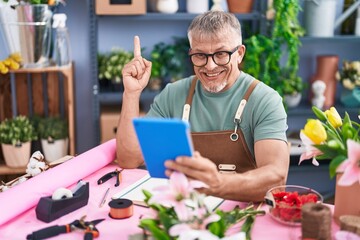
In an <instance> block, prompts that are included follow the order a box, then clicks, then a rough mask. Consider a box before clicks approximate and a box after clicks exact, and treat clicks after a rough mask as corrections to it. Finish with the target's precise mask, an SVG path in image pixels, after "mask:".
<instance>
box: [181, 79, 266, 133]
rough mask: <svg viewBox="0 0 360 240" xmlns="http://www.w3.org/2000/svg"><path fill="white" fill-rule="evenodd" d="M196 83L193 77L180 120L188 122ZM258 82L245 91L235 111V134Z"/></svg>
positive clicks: (255, 81)
mask: <svg viewBox="0 0 360 240" xmlns="http://www.w3.org/2000/svg"><path fill="white" fill-rule="evenodd" d="M196 82H197V77H196V76H194V77H193V79H192V80H191V85H190V88H189V92H188V95H187V98H186V102H185V105H184V108H183V114H182V120H183V121H186V122H188V121H189V116H190V107H191V103H192V99H193V96H194V92H195V87H196ZM259 82H260V81H259V80H257V79H255V80H254V81H253V82H252V83H251V84H250V86H249V88H248V89H247V91H246V93H245V95H244V98H243V99H242V100H241V101H240V104H239V107H238V109H237V111H236V114H235V118H234V122H235V124H236V126H235V128H236V129H235V132H236V130H237V125H238V123H240V122H241V115H242V112H243V111H244V108H245V105H246V102H247V100H248V99H249V97H250V95H251V93H252V92H253V90H254V88H255V87H256V85H257V84H258V83H259Z"/></svg>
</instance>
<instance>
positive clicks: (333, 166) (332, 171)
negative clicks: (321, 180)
mask: <svg viewBox="0 0 360 240" xmlns="http://www.w3.org/2000/svg"><path fill="white" fill-rule="evenodd" d="M345 159H346V156H344V155H339V156H337V157H335V158H334V159H332V160H331V162H330V164H329V171H330V178H333V177H334V176H335V175H336V169H337V168H338V166H339V165H340V164H341V163H342V162H343V161H344V160H345Z"/></svg>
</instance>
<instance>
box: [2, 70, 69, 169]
mask: <svg viewBox="0 0 360 240" xmlns="http://www.w3.org/2000/svg"><path fill="white" fill-rule="evenodd" d="M73 74H74V68H73V64H69V65H67V66H63V67H45V68H21V69H18V70H12V71H10V79H5V80H4V82H3V84H9V83H8V82H5V81H9V82H10V84H9V85H10V90H11V91H7V92H6V93H5V94H4V93H3V94H2V95H0V110H1V111H0V117H1V119H2V118H10V117H15V116H18V115H25V116H34V115H39V116H45V117H46V116H55V115H60V116H63V117H64V118H67V122H68V129H69V130H68V131H69V132H68V138H69V154H70V155H75V154H76V152H75V151H76V146H75V144H76V141H75V99H74V80H73ZM10 102H11V104H9V103H10ZM9 115H10V116H9ZM1 119H0V120H1ZM0 158H1V157H0ZM19 173H20V174H21V173H25V168H9V167H7V166H6V165H5V164H3V162H2V161H1V159H0V175H11V174H19Z"/></svg>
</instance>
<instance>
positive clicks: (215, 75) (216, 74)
mask: <svg viewBox="0 0 360 240" xmlns="http://www.w3.org/2000/svg"><path fill="white" fill-rule="evenodd" d="M222 72H223V71H219V72H216V73H205V72H204V74H205V75H206V76H207V77H217V76H219V75H220V74H221V73H222Z"/></svg>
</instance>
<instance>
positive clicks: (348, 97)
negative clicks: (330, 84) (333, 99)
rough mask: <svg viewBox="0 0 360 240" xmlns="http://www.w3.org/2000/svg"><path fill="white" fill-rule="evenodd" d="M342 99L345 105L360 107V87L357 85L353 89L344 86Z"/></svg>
mask: <svg viewBox="0 0 360 240" xmlns="http://www.w3.org/2000/svg"><path fill="white" fill-rule="evenodd" d="M340 101H341V103H342V104H343V105H344V106H345V107H354V108H355V107H360V88H359V87H357V88H354V89H353V90H349V89H346V88H343V89H342V91H341V97H340Z"/></svg>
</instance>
